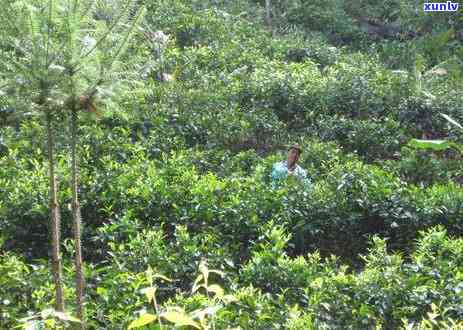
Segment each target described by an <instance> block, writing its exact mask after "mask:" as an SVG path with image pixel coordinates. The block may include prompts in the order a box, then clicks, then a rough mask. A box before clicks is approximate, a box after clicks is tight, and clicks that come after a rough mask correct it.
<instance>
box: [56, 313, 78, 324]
mask: <svg viewBox="0 0 463 330" xmlns="http://www.w3.org/2000/svg"><path fill="white" fill-rule="evenodd" d="M53 314H54V316H55V317H56V318H57V319H60V320H61V321H70V322H76V323H80V320H79V319H78V318H76V317H74V316H71V315H69V314H66V313H63V312H57V311H55V312H54V313H53Z"/></svg>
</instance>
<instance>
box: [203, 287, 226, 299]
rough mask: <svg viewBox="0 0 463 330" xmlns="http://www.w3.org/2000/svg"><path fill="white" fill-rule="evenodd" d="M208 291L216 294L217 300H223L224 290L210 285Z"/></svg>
mask: <svg viewBox="0 0 463 330" xmlns="http://www.w3.org/2000/svg"><path fill="white" fill-rule="evenodd" d="M207 291H210V292H214V293H215V295H216V297H217V298H222V297H223V295H224V291H223V289H222V288H221V287H220V285H217V284H212V285H209V286H208V287H207Z"/></svg>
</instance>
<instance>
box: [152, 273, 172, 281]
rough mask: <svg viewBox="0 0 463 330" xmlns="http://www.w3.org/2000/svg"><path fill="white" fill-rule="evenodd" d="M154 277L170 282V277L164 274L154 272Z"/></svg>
mask: <svg viewBox="0 0 463 330" xmlns="http://www.w3.org/2000/svg"><path fill="white" fill-rule="evenodd" d="M154 278H160V279H161V280H164V281H166V282H172V280H171V279H170V278H168V277H165V276H164V275H161V274H154Z"/></svg>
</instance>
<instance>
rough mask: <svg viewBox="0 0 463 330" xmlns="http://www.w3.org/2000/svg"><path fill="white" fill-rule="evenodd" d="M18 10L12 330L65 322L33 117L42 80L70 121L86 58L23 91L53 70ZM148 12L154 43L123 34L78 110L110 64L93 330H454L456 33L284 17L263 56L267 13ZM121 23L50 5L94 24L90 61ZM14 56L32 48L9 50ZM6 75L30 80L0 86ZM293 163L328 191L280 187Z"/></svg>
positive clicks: (371, 16)
mask: <svg viewBox="0 0 463 330" xmlns="http://www.w3.org/2000/svg"><path fill="white" fill-rule="evenodd" d="M52 2H53V1H52ZM52 2H50V3H52ZM8 3H11V4H12V5H13V4H15V5H14V6H12V7H9V6H5V8H7V10H6V11H4V12H2V13H1V14H0V16H1V17H2V21H3V20H5V22H7V23H8V22H9V23H8V25H4V26H5V31H7V33H5V34H2V36H1V37H0V57H1V58H2V61H0V121H1V124H0V231H1V233H2V242H3V241H4V243H3V245H2V247H1V252H0V296H1V297H2V298H1V300H0V310H1V312H0V313H1V314H0V328H12V327H14V326H17V325H19V323H20V322H19V320H20V319H23V318H25V317H27V316H28V315H29V316H30V317H32V319H34V320H35V319H37V320H38V322H39V323H40V322H42V325H44V322H55V320H56V317H54V316H53V315H52V314H51V312H50V310H49V307H50V304H53V302H54V297H53V289H54V288H53V284H52V283H53V281H52V278H51V276H50V274H48V272H47V260H45V259H46V258H47V257H48V256H47V252H46V251H47V248H48V243H47V242H48V234H47V233H48V231H47V230H48V228H47V221H48V211H47V208H46V206H47V203H46V196H47V194H48V191H47V190H48V189H47V179H46V171H47V167H46V166H45V165H44V162H45V161H46V157H45V155H44V154H43V152H42V151H41V142H40V141H42V140H44V133H45V132H44V131H43V128H41V126H40V122H39V121H38V120H37V117H36V116H35V111H30V109H29V110H28V106H29V105H30V104H39V103H40V102H39V101H40V97H38V96H40V95H39V94H40V93H38V92H37V91H38V90H39V87H40V86H39V85H37V81H39V80H35V82H33V81H32V80H33V79H32V78H34V77H35V78H37V77H46V78H47V79H48V81H49V82H50V84H51V87H50V89H49V90H50V94H49V95H48V96H49V98H50V100H48V101H47V102H49V103H48V105H49V106H50V107H55V108H56V107H63V106H64V105H66V104H65V103H63V102H65V101H66V95H67V94H66V93H67V92H68V91H69V86H67V85H66V84H63V83H61V80H60V79H62V78H63V76H64V75H65V73H66V65H68V64H69V63H70V62H69V59H70V58H75V59H76V58H77V57H73V56H75V55H76V54H74V55H73V54H67V53H66V54H67V55H66V54H64V53H63V54H64V55H66V56H64V55H63V56H62V57H60V56H55V57H53V58H54V62H53V63H54V64H55V65H54V66H51V65H50V67H49V68H48V69H46V70H45V69H43V68H41V67H40V65H39V66H38V67H35V66H34V68H32V69H30V70H29V68H27V69H26V70H19V69H18V65H20V64H21V65H22V64H24V63H25V61H28V62H29V63H30V64H37V63H39V61H40V60H39V59H40V58H41V56H42V57H43V56H44V55H46V49H45V48H43V47H41V46H40V41H42V42H45V44H46V43H47V41H46V40H47V39H46V38H45V39H44V38H43V36H42V34H40V33H38V31H37V29H36V28H35V27H34V24H39V25H40V24H42V25H43V26H45V27H47V26H48V23H47V22H49V20H50V18H49V13H48V12H45V11H44V8H45V6H46V4H41V3H39V2H32V3H31V4H32V5H33V6H32V7H31V6H24V4H25V3H24V2H21V1H16V2H8ZM53 3H55V2H53ZM57 3H58V2H56V3H55V4H57ZM64 3H66V2H64ZM64 3H63V4H64ZM142 3H143V4H144V5H146V8H147V13H146V15H145V16H144V17H145V20H144V22H143V25H142V26H141V27H140V29H136V30H130V28H129V26H124V25H120V26H118V27H117V28H115V29H114V30H113V31H112V32H111V33H110V34H109V35H108V36H107V39H105V40H106V41H105V42H104V44H101V45H102V46H105V47H106V46H107V47H108V48H112V46H115V48H112V49H114V51H111V52H107V53H106V52H102V51H100V50H98V51H97V52H96V53H95V54H94V55H95V56H88V57H86V58H85V61H84V62H85V63H84V64H86V66H84V67H82V70H80V71H79V72H78V73H77V75H78V76H79V77H78V92H86V91H87V87H92V86H93V85H92V81H94V79H95V78H97V77H98V76H99V75H100V73H101V72H100V70H99V68H108V67H109V64H111V63H112V65H113V68H115V70H116V72H117V73H116V74H115V75H105V77H106V78H108V81H110V82H114V83H115V85H114V87H115V88H114V89H111V90H109V89H108V90H106V89H99V90H98V93H99V94H100V95H101V98H100V100H99V102H96V104H95V105H96V106H97V107H98V108H102V109H103V108H104V109H105V110H107V111H105V112H104V113H103V114H102V116H101V118H100V119H99V121H98V122H96V121H95V120H94V119H95V118H93V117H92V116H82V117H81V118H80V119H79V127H80V128H81V130H80V132H79V133H80V141H81V143H80V145H79V146H78V150H77V151H78V156H79V159H80V160H81V162H80V163H81V166H82V168H81V173H80V183H81V187H82V189H81V190H80V191H79V195H80V197H81V202H82V216H83V218H85V219H86V226H85V230H84V232H83V246H84V249H83V252H84V257H85V260H88V263H86V266H85V269H84V270H85V277H86V278H87V279H88V283H87V289H86V290H87V291H86V292H87V296H86V309H87V317H88V327H89V328H95V329H96V328H98V329H100V328H101V329H105V328H107V329H113V328H127V327H131V328H137V327H138V328H141V327H143V326H145V328H148V327H150V328H154V329H159V328H162V329H173V328H178V327H183V328H188V327H189V328H204V329H206V328H212V329H214V328H216V329H227V328H241V329H269V328H288V329H333V328H340V329H344V328H346V329H366V328H368V329H370V328H394V329H395V328H398V329H402V328H403V329H409V328H423V329H424V328H432V327H435V328H450V327H453V328H455V329H459V328H461V327H462V325H461V322H460V323H459V321H458V320H460V319H462V318H463V311H462V310H461V306H462V305H463V302H462V297H461V292H462V287H461V282H462V276H461V274H462V272H463V270H462V267H463V266H462V264H461V255H462V252H463V251H461V247H462V241H461V238H460V236H461V233H462V232H463V227H462V224H461V219H462V217H463V211H462V208H461V205H463V190H462V187H461V182H462V181H461V180H462V178H463V175H462V173H463V172H462V167H461V164H462V163H461V160H462V159H461V155H459V154H458V153H457V152H456V150H453V149H452V150H451V149H448V148H447V146H449V145H451V144H452V145H457V144H461V143H462V141H463V140H462V135H461V133H460V132H459V131H458V130H456V129H455V128H456V126H455V123H454V122H461V121H462V120H463V117H462V112H461V104H462V98H461V93H460V91H461V77H462V75H461V56H460V55H461V54H460V53H461V45H459V40H461V37H460V34H459V33H461V32H460V30H461V24H460V23H461V21H460V20H459V18H458V17H455V16H453V14H449V16H445V17H447V18H445V17H444V15H440V14H439V15H438V13H437V14H426V15H425V14H422V13H421V12H416V9H417V8H420V7H419V6H421V5H422V4H419V5H416V3H415V2H404V1H401V0H393V1H385V2H381V3H379V2H377V1H369V0H362V1H359V2H356V3H354V2H352V3H346V2H342V1H338V0H333V1H325V2H323V1H322V2H321V1H315V2H311V3H306V2H303V1H299V0H296V1H292V0H291V1H281V0H274V1H273V0H272V1H270V3H271V14H272V21H273V24H274V29H273V30H274V33H273V35H272V36H271V35H270V33H269V32H268V31H267V28H266V27H265V26H264V25H263V22H264V19H263V15H264V13H265V10H264V8H263V6H264V4H265V3H264V1H245V0H241V1H233V2H229V1H228V2H227V1H196V0H195V1H184V0H175V1H152V2H142ZM111 4H114V5H115V6H114V8H112V6H111V8H110V7H108V5H109V2H108V3H106V2H94V3H92V4H91V10H89V11H88V13H87V14H88V15H86V16H85V15H84V16H85V17H87V16H88V17H87V18H88V21H87V20H84V21H80V20H78V17H77V16H76V17H68V18H69V20H68V18H67V16H66V15H65V13H66V12H67V11H66V10H67V7H66V5H63V6H54V7H53V11H52V16H53V17H52V18H53V19H52V21H53V22H56V24H58V23H59V22H61V21H62V22H64V23H66V22H67V23H66V24H68V23H69V24H72V25H74V24H87V23H88V24H90V30H89V31H88V33H84V32H82V34H78V35H73V38H75V39H73V40H74V45H77V46H76V47H75V48H74V49H77V51H78V52H81V51H85V49H87V50H88V45H87V46H86V45H85V44H86V43H90V44H91V43H92V40H93V41H96V40H98V38H99V37H101V36H102V35H101V33H102V31H104V30H105V28H107V27H108V26H111V22H112V23H114V22H115V20H117V17H115V16H114V15H115V13H116V12H117V11H118V10H119V9H121V8H120V6H119V5H120V4H121V3H119V2H116V3H113V2H111ZM31 8H36V9H37V10H32V11H31V10H30V9H31ZM19 13H23V14H24V15H23V19H21V20H18V24H19V23H20V24H22V23H27V22H26V21H25V19H26V18H27V17H32V18H34V20H33V22H35V23H34V24H33V25H32V29H31V26H30V25H29V24H23V25H21V30H20V31H22V32H21V34H18V31H16V32H15V31H14V29H13V30H12V29H11V27H12V25H10V23H11V19H7V18H9V17H16V16H18V17H19ZM45 14H47V15H45ZM82 14H84V13H83V12H82ZM5 15H7V16H5ZM126 16H127V17H125V18H127V19H134V18H135V17H136V12H135V11H130V10H129V11H127V13H126ZM448 17H450V19H448ZM121 19H122V18H121ZM364 19H367V21H368V22H369V23H368V24H369V25H366V26H367V27H365V22H364ZM66 24H64V25H62V26H61V25H57V26H56V28H57V29H58V30H57V31H58V32H59V31H61V32H62V33H63V34H65V33H64V32H66V26H67V25H66ZM372 26H373V27H375V28H373V27H372ZM385 26H387V27H385ZM390 27H392V29H393V30H394V31H399V30H400V31H399V33H398V34H397V35H395V37H394V38H392V37H391V36H390V33H389V32H388V31H389V30H388V31H386V32H384V31H383V32H384V33H383V32H381V31H380V30H381V29H386V30H387V29H388V28H390ZM46 31H47V30H46V29H45V32H46ZM375 31H376V32H375ZM31 32H32V34H30V33H31ZM161 32H162V33H161ZM388 33H389V34H388ZM87 34H88V36H87ZM19 35H21V36H29V35H33V36H35V37H36V39H34V38H32V39H31V38H29V37H28V38H29V39H30V41H31V42H21V43H16V44H15V40H14V38H13V37H14V36H19ZM159 36H163V39H164V40H160V39H159ZM37 38H38V39H37ZM53 38H55V39H56V40H55V39H53V40H52V41H53V42H57V43H56V44H55V43H54V44H53V45H54V46H53V47H51V48H50V49H49V51H50V54H61V48H63V49H67V48H66V47H61V46H57V45H65V44H67V41H66V40H67V39H65V38H63V37H62V35H61V34H56V35H54V37H53ZM459 38H460V39H459ZM16 39H19V40H22V39H21V38H19V37H18V38H16ZM129 39H130V40H131V41H133V43H132V45H131V46H129V47H128V48H127V49H124V48H122V49H121V48H120V47H117V45H120V44H121V43H122V44H124V43H125V42H124V41H126V40H129ZM34 40H35V41H34ZM50 44H51V43H50ZM341 44H342V45H343V46H342V47H339V45H341ZM81 46H82V47H81ZM15 47H16V48H17V47H21V48H24V50H25V51H21V49H16V48H15ZM85 47H87V48H85ZM80 48H82V49H80ZM102 48H104V47H102ZM459 49H460V50H459ZM122 50H126V54H121V55H120V56H117V55H118V52H119V51H122ZM459 52H460V53H459ZM9 57H11V58H14V59H17V60H18V61H20V62H19V63H13V64H11V65H10V64H8V65H6V62H5V61H4V59H5V58H9ZM39 64H40V63H39ZM71 64H72V63H71ZM17 70H19V71H18V72H19V73H18V72H17V73H18V74H19V75H20V76H23V77H28V78H27V79H19V80H18V79H17V78H18V77H17V76H16V75H17V74H16V73H15V72H16V71H17ZM393 70H394V71H393ZM120 72H125V74H123V75H122V74H119V73H120ZM35 78H34V79H35ZM76 79H77V78H76ZM7 80H8V82H11V83H10V84H9V86H5V85H4V83H7ZM42 87H43V86H42ZM17 96H24V97H20V98H18V97H17ZM109 99H111V102H106V101H107V100H109ZM37 102H39V103H37ZM439 113H446V114H448V115H449V116H450V117H451V118H454V119H455V120H453V122H452V121H450V122H449V121H448V120H444V119H443V118H442V117H441V116H440V115H439ZM23 115H24V116H23ZM53 119H54V121H55V122H56V127H55V131H56V142H57V149H58V150H59V151H58V153H57V160H58V164H57V171H58V174H59V176H60V178H61V180H60V182H59V185H60V186H59V188H60V195H59V202H60V204H61V205H62V227H63V238H64V239H65V241H64V246H65V247H66V252H65V253H64V255H63V263H64V266H65V267H64V279H65V285H64V286H65V295H66V298H69V297H71V296H72V295H73V294H74V292H73V289H72V284H71V283H72V281H73V277H74V276H75V270H74V267H73V266H72V265H71V264H70V263H69V260H70V258H71V257H72V256H73V254H74V251H73V249H72V243H73V242H72V241H71V240H70V239H69V238H70V237H71V228H70V223H71V221H70V220H71V214H70V211H69V209H68V204H69V203H70V200H71V199H70V198H71V192H70V190H69V189H67V188H66V185H65V184H64V182H65V181H66V180H68V179H69V175H70V174H69V170H68V169H67V163H66V162H67V157H66V153H65V151H66V149H65V148H66V144H67V141H68V137H67V131H66V129H65V125H64V119H65V116H64V114H62V113H57V114H55V116H54V118H53ZM26 120H27V121H26ZM412 138H415V140H414V141H415V146H418V147H419V146H426V145H430V142H429V139H438V140H442V141H444V142H440V143H437V144H436V143H432V142H431V144H432V146H433V147H434V149H436V148H435V147H436V145H437V149H439V150H428V151H426V150H420V149H419V148H412V147H410V146H407V145H406V143H407V141H409V140H410V139H412ZM423 140H424V141H428V142H423ZM294 142H298V143H299V144H300V145H301V146H302V147H303V150H304V151H303V153H302V156H301V159H300V160H299V165H300V166H302V167H303V168H304V169H306V170H307V172H308V174H309V176H310V179H311V181H312V182H313V183H314V184H313V185H312V187H311V188H310V189H306V188H305V187H303V186H302V185H300V184H299V183H298V182H297V181H295V180H287V181H285V183H284V184H283V185H281V186H280V187H278V188H274V187H272V186H271V185H270V177H269V174H270V172H271V168H272V165H273V164H274V163H275V162H276V161H281V160H284V159H285V158H286V151H287V150H283V146H285V145H286V144H289V143H294ZM412 144H413V143H412ZM444 147H445V150H444ZM435 225H441V227H437V228H435V229H429V228H431V227H434V226H435ZM422 230H426V231H425V232H422V233H420V231H422ZM446 231H447V232H448V233H449V234H450V235H454V236H449V235H447V234H446ZM375 235H376V236H375ZM372 236H373V237H375V238H373V239H372V238H371V237H372ZM413 242H416V244H414V243H413ZM20 255H22V256H21V257H20ZM332 255H334V256H332ZM204 260H207V266H206V264H205V263H204ZM146 269H148V272H146ZM150 269H153V270H150ZM198 270H199V274H200V275H199V277H198ZM212 270H216V271H217V272H219V273H214V271H212ZM156 273H158V274H156ZM159 274H163V275H162V276H165V277H161V276H160V275H159ZM170 279H172V280H170ZM192 288H193V290H192ZM192 291H193V292H192ZM230 295H231V296H230ZM232 296H233V298H232ZM225 297H227V298H225ZM68 300H70V299H68ZM68 309H69V310H68V314H69V315H74V314H75V312H76V306H75V305H73V304H72V303H71V304H69V305H68ZM42 312H44V313H42ZM42 314H43V315H42ZM55 316H58V319H59V318H60V316H63V315H56V314H55ZM32 319H31V320H32ZM41 319H43V320H41ZM59 322H61V321H59ZM55 325H56V326H58V325H57V323H56V324H55ZM44 326H45V325H44ZM60 326H61V325H60Z"/></svg>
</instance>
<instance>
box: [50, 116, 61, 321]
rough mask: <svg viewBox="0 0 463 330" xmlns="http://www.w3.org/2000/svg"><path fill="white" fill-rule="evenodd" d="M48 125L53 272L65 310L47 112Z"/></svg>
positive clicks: (59, 222)
mask: <svg viewBox="0 0 463 330" xmlns="http://www.w3.org/2000/svg"><path fill="white" fill-rule="evenodd" d="M45 120H46V126H47V149H48V164H49V179H50V210H51V238H52V273H53V281H54V283H55V293H56V298H55V299H56V302H55V304H56V307H55V308H56V310H58V311H60V312H64V295H63V279H62V273H61V252H60V241H61V238H60V236H61V235H60V229H61V215H60V210H59V204H58V198H57V190H58V188H57V183H56V174H55V160H54V139H53V130H52V127H51V121H52V118H51V114H50V113H47V114H46V118H45Z"/></svg>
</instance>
